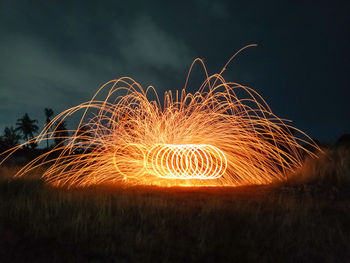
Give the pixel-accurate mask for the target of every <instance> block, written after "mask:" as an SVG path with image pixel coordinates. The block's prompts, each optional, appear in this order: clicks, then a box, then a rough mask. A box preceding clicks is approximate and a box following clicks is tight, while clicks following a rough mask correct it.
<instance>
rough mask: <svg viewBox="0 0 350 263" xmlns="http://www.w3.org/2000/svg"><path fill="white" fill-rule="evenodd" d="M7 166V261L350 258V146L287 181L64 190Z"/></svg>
mask: <svg viewBox="0 0 350 263" xmlns="http://www.w3.org/2000/svg"><path fill="white" fill-rule="evenodd" d="M41 172H42V171H37V173H36V174H35V173H34V174H33V176H32V175H28V176H27V177H25V178H23V179H17V180H13V179H11V178H10V177H11V176H10V175H12V174H13V173H14V169H12V168H6V167H2V168H1V170H0V262H215V263H218V262H315V263H320V262H350V148H348V147H346V148H345V147H337V148H329V149H326V150H325V151H324V152H323V153H322V154H321V155H320V158H319V159H314V160H311V159H307V160H306V161H305V164H304V166H303V167H302V168H301V169H300V170H299V171H297V173H296V174H294V175H293V176H292V177H291V179H290V180H289V181H288V182H287V183H285V184H284V185H275V186H269V187H266V186H252V187H242V188H197V189H194V188H167V189H162V188H154V187H153V188H152V187H133V188H123V187H120V186H119V187H118V186H114V187H112V186H109V187H91V188H85V189H73V190H64V189H56V188H51V187H49V186H47V185H45V184H43V183H42V182H41V181H40V180H38V179H35V178H36V177H37V174H40V173H41Z"/></svg>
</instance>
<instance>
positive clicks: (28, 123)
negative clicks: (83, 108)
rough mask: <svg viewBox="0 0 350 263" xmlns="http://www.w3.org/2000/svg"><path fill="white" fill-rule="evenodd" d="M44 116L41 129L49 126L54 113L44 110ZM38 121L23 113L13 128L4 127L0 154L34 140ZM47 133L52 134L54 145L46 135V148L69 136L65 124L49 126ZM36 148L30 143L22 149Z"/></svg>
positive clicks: (58, 123) (34, 144)
mask: <svg viewBox="0 0 350 263" xmlns="http://www.w3.org/2000/svg"><path fill="white" fill-rule="evenodd" d="M44 114H45V122H44V123H45V124H44V127H43V128H46V127H48V126H49V125H50V123H51V120H52V116H53V115H54V112H53V110H52V109H50V108H45V109H44ZM39 130H40V129H39V121H38V120H35V119H31V118H30V116H29V115H28V113H25V114H24V115H23V116H22V117H21V118H19V119H17V121H16V123H15V126H10V127H5V129H4V130H3V133H2V135H1V136H0V152H3V151H6V150H8V149H11V148H13V147H16V146H18V145H20V144H21V143H23V142H27V141H30V140H31V139H33V138H35V137H36V136H37V135H38V133H39ZM48 132H53V133H54V134H53V135H54V136H53V137H54V138H55V139H54V143H50V141H49V138H48V134H47V135H46V136H47V137H46V148H47V149H49V148H52V147H54V146H56V145H58V144H60V143H62V141H63V140H64V139H62V137H66V136H68V135H69V132H68V130H67V127H66V123H65V122H64V121H62V122H56V124H55V125H53V126H51V128H50V129H49V131H48ZM37 147H38V144H37V143H36V142H31V143H29V144H25V145H24V146H23V147H22V148H23V149H27V150H35V149H36V148H37Z"/></svg>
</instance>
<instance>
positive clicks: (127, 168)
mask: <svg viewBox="0 0 350 263" xmlns="http://www.w3.org/2000/svg"><path fill="white" fill-rule="evenodd" d="M145 151H146V152H145ZM113 159H114V165H115V168H116V170H117V172H118V173H120V174H122V175H123V176H124V179H126V178H128V177H130V176H131V175H134V176H135V175H137V176H139V175H141V174H145V173H148V174H152V175H155V176H157V177H159V178H166V179H202V180H206V179H217V178H219V177H221V176H222V175H223V174H224V173H225V171H226V168H227V159H226V157H225V154H224V153H223V152H222V151H221V150H220V149H218V148H217V147H215V146H212V145H205V144H203V145H197V144H185V145H174V144H157V145H155V146H153V147H151V148H150V149H148V150H146V149H145V148H144V147H142V145H136V144H131V145H123V146H122V147H118V148H117V149H116V151H115V153H114V157H113ZM136 167H138V169H139V170H138V171H137V169H136ZM135 171H136V172H135Z"/></svg>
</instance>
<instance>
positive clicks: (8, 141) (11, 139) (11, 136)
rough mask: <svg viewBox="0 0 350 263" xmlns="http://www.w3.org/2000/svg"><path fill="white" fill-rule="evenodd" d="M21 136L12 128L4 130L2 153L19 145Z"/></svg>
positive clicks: (0, 147)
mask: <svg viewBox="0 0 350 263" xmlns="http://www.w3.org/2000/svg"><path fill="white" fill-rule="evenodd" d="M20 139H21V136H20V135H19V134H18V133H17V132H16V131H15V129H14V128H13V127H12V126H11V127H6V128H5V129H4V134H3V135H2V136H1V137H0V151H1V150H2V149H4V150H6V149H10V148H12V147H15V146H17V145H18V142H19V140H20Z"/></svg>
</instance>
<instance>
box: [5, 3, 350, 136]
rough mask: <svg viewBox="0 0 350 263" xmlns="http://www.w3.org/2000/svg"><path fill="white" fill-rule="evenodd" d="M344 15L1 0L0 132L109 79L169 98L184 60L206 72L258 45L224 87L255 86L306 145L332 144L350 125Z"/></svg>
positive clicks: (322, 9)
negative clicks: (306, 137)
mask: <svg viewBox="0 0 350 263" xmlns="http://www.w3.org/2000/svg"><path fill="white" fill-rule="evenodd" d="M349 11H350V10H349V4H347V3H346V2H342V1H335V2H333V3H330V2H329V1H319V2H318V3H317V4H315V3H314V2H312V1H303V2H302V3H301V2H293V3H288V4H286V2H284V1H215V2H213V1H198V0H193V1H186V3H185V2H181V1H170V2H168V1H152V2H145V1H140V2H137V1H136V2H134V1H130V2H128V1H123V2H119V1H104V2H103V4H96V2H89V1H61V2H60V3H57V4H53V3H52V2H49V1H37V2H36V3H35V4H34V3H30V1H22V0H11V1H10V0H7V1H5V0H4V1H1V2H0V33H1V36H2V37H1V39H0V100H1V104H0V129H1V130H2V129H3V127H5V126H8V125H13V124H14V123H15V120H16V119H17V118H19V117H20V116H21V115H22V114H23V113H24V112H28V113H29V114H30V115H32V116H33V117H35V118H38V119H40V120H44V116H43V108H44V107H52V108H53V109H54V110H55V111H56V113H58V112H59V111H62V110H63V109H65V108H67V107H71V106H74V105H76V104H79V103H81V102H83V101H86V100H88V99H89V98H90V97H91V96H92V95H93V93H94V92H95V91H96V90H97V88H98V87H99V86H101V85H102V84H103V83H105V82H107V81H109V80H111V79H114V78H118V77H121V76H130V77H133V78H134V79H135V80H136V81H139V82H141V84H142V85H144V86H147V85H154V86H156V88H157V90H158V91H160V92H162V91H164V90H168V89H180V88H182V87H183V84H184V80H185V78H186V73H187V70H188V68H189V66H190V64H191V62H192V60H193V59H194V58H195V57H202V58H204V59H205V61H206V62H207V65H208V69H209V72H210V73H215V72H218V71H220V69H221V67H222V66H223V65H224V64H225V62H226V61H227V60H228V59H229V57H230V56H231V55H232V54H233V53H234V52H235V51H236V50H238V49H239V48H241V47H242V46H244V45H246V44H250V43H258V44H259V46H258V48H253V49H250V50H247V51H245V52H244V53H242V54H240V55H239V56H238V57H237V58H236V59H235V60H234V61H233V62H232V64H231V65H230V66H229V67H228V69H227V71H226V72H225V73H224V76H225V77H226V79H227V80H230V81H235V82H239V83H242V84H245V85H248V86H250V87H252V88H254V89H256V90H257V91H258V92H260V93H261V94H262V95H263V97H264V98H266V100H267V101H268V103H269V104H270V105H271V107H272V109H273V110H274V111H275V113H276V114H278V115H279V116H281V117H285V118H287V119H292V120H294V121H295V125H296V126H297V127H299V128H301V129H303V130H305V131H306V132H308V133H310V135H311V136H313V137H318V138H320V139H322V140H335V139H336V137H337V136H339V135H340V134H341V133H344V132H349V128H350V126H349V125H350V120H349V117H348V116H349V113H350V107H349V103H348V99H349V96H350V94H349V89H348V83H349V81H350V77H349V74H348V70H347V65H348V64H349V61H350V51H349V50H348V46H349V44H350V43H349V35H350V34H349V33H350V32H349V28H348V25H349V23H350V19H349V16H348V13H349ZM198 72H199V71H198V70H195V72H194V73H195V74H199V73H198ZM199 75H200V74H199ZM192 89H195V87H194V86H193V87H192ZM41 124H43V121H42V122H41Z"/></svg>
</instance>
